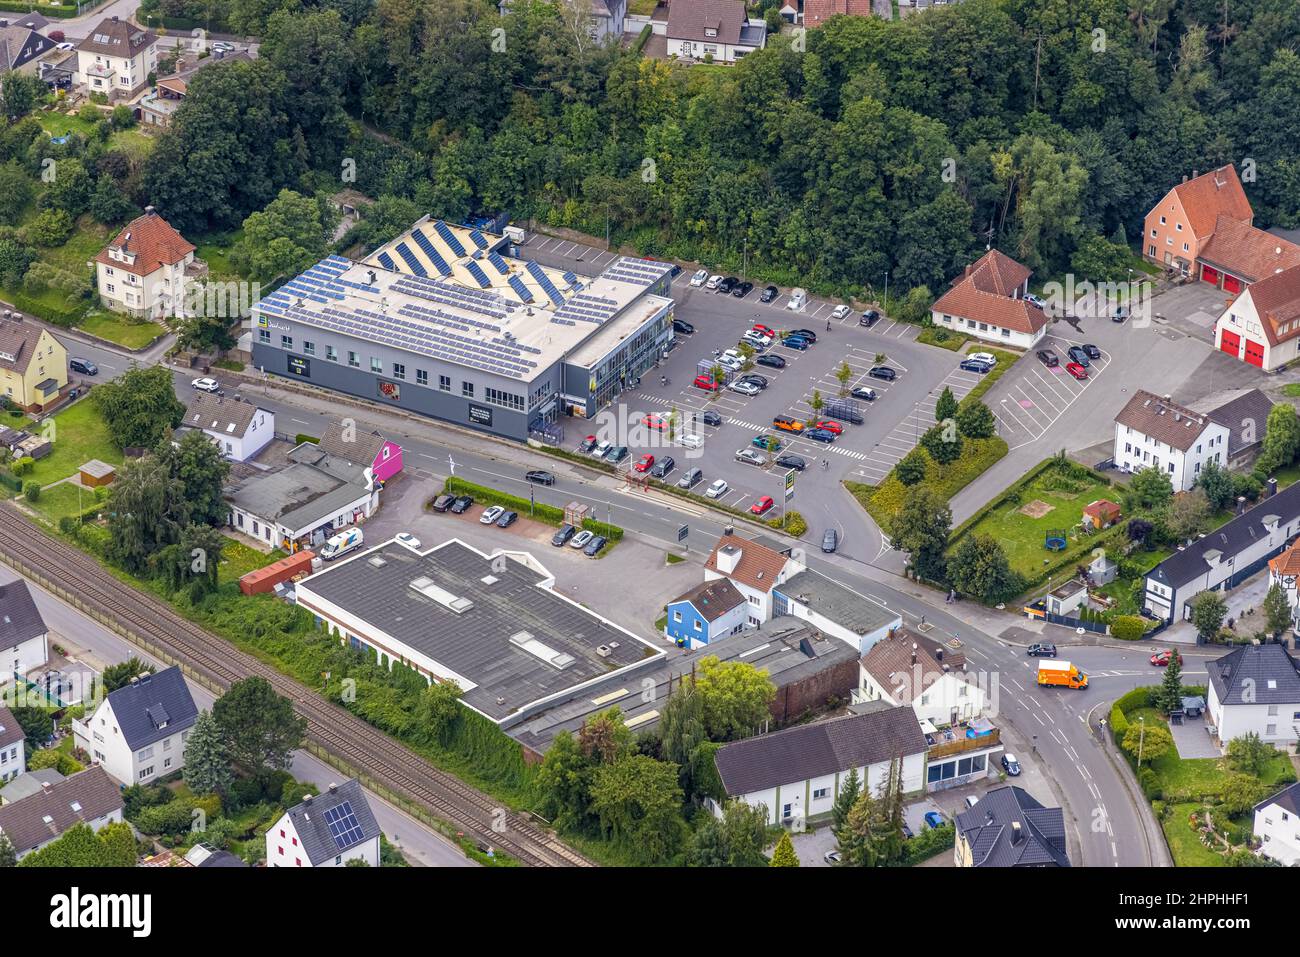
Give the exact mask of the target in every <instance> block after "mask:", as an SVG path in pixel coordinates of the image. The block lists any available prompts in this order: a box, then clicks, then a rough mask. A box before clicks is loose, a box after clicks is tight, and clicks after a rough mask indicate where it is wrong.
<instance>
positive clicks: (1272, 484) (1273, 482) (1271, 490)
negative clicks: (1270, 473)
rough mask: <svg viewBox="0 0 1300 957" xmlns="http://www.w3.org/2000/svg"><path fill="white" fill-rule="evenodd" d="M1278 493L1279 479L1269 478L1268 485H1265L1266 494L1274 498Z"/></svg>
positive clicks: (1267, 496)
mask: <svg viewBox="0 0 1300 957" xmlns="http://www.w3.org/2000/svg"><path fill="white" fill-rule="evenodd" d="M1276 494H1277V479H1275V478H1271V479H1269V480H1268V485H1266V486H1265V487H1264V496H1265V497H1266V498H1272V497H1273V496H1274V495H1276Z"/></svg>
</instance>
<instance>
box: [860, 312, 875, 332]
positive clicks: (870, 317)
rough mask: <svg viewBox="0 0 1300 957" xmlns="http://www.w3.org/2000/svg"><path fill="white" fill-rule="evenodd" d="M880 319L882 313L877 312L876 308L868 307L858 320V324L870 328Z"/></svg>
mask: <svg viewBox="0 0 1300 957" xmlns="http://www.w3.org/2000/svg"><path fill="white" fill-rule="evenodd" d="M879 321H880V313H878V312H876V310H874V309H868V310H867V311H866V312H864V313H863V314H862V318H860V319H859V320H858V325H860V326H865V327H866V328H868V329H870V328H871V327H872V326H874V325H875V324H876V323H877V322H879Z"/></svg>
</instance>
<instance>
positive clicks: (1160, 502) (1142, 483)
mask: <svg viewBox="0 0 1300 957" xmlns="http://www.w3.org/2000/svg"><path fill="white" fill-rule="evenodd" d="M1173 497H1174V487H1173V485H1172V484H1171V483H1170V481H1169V476H1168V475H1166V474H1165V473H1164V472H1162V471H1160V470H1159V469H1157V468H1145V469H1139V470H1138V471H1137V472H1134V473H1133V478H1132V479H1131V480H1130V481H1129V484H1128V488H1126V489H1125V490H1124V492H1123V498H1124V511H1126V512H1128V513H1129V514H1130V515H1131V514H1133V513H1134V512H1154V511H1157V510H1158V509H1160V508H1163V507H1164V506H1165V505H1167V504H1168V503H1169V500H1170V499H1172V498H1173Z"/></svg>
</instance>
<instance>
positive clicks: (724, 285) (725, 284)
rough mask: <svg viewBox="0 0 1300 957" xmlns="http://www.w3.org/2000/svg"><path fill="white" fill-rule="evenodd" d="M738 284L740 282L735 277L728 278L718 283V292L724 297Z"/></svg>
mask: <svg viewBox="0 0 1300 957" xmlns="http://www.w3.org/2000/svg"><path fill="white" fill-rule="evenodd" d="M739 283H740V280H739V279H737V278H736V277H735V276H728V277H727V278H726V279H724V280H722V282H720V283H718V292H720V293H723V294H724V295H725V294H727V293H730V292H731V290H733V289H735V288H736V286H737V285H739Z"/></svg>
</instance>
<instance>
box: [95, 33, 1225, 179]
mask: <svg viewBox="0 0 1300 957" xmlns="http://www.w3.org/2000/svg"><path fill="white" fill-rule="evenodd" d="M114 19H116V18H114ZM1200 175H1201V174H1200V171H1199V170H1192V179H1196V177H1198V176H1200Z"/></svg>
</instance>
